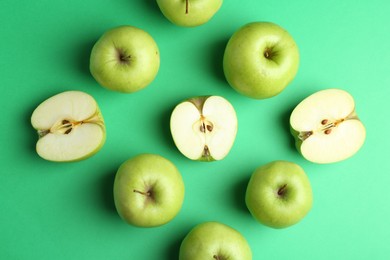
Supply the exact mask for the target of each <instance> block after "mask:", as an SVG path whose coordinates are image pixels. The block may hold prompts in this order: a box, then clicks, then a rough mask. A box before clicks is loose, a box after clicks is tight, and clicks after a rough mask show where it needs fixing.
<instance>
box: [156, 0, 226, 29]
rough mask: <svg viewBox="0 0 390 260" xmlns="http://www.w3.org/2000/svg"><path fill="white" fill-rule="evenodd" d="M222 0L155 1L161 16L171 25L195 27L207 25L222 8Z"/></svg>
mask: <svg viewBox="0 0 390 260" xmlns="http://www.w3.org/2000/svg"><path fill="white" fill-rule="evenodd" d="M222 2H223V1H222V0H212V1H210V0H188V12H186V10H187V8H186V1H185V0H157V4H158V6H159V8H160V10H161V12H162V13H163V15H164V16H165V17H166V18H167V19H168V20H169V21H171V22H172V23H173V24H175V25H178V26H184V27H195V26H199V25H202V24H205V23H207V22H208V21H209V20H210V19H211V18H212V17H213V16H214V15H215V13H216V12H217V11H218V10H219V9H220V7H221V6H222Z"/></svg>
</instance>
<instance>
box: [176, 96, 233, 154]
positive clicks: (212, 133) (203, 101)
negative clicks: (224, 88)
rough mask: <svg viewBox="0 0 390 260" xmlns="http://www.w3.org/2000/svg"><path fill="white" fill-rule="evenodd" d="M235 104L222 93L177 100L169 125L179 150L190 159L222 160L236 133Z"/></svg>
mask: <svg viewBox="0 0 390 260" xmlns="http://www.w3.org/2000/svg"><path fill="white" fill-rule="evenodd" d="M237 125H238V123H237V116H236V112H235V110H234V108H233V106H232V105H231V104H230V102H229V101H227V100H226V99H225V98H223V97H220V96H202V97H195V98H190V99H188V100H186V101H184V102H182V103H180V104H178V105H177V106H176V107H175V108H174V110H173V112H172V115H171V121H170V128H171V133H172V137H173V140H174V142H175V144H176V146H177V148H178V149H179V151H180V152H181V153H182V154H183V155H184V156H186V157H188V158H189V159H191V160H199V161H215V160H222V159H223V158H224V157H225V156H226V155H227V154H228V153H229V151H230V149H231V148H232V146H233V143H234V140H235V138H236V134H237V127H238V126H237Z"/></svg>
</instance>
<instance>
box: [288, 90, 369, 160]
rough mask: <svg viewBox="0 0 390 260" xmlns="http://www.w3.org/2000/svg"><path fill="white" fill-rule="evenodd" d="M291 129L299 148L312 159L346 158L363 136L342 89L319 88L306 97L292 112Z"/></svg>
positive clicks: (362, 141) (364, 134)
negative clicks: (319, 89)
mask: <svg viewBox="0 0 390 260" xmlns="http://www.w3.org/2000/svg"><path fill="white" fill-rule="evenodd" d="M290 129H291V133H292V135H293V136H294V137H295V140H296V147H297V149H298V151H299V152H300V153H301V154H302V156H303V157H304V158H306V159H307V160H309V161H311V162H314V163H334V162H338V161H342V160H345V159H347V158H349V157H351V156H353V155H354V154H355V153H356V152H357V151H358V150H359V149H360V148H361V147H362V145H363V143H364V140H365V138H366V130H365V127H364V125H363V123H362V122H361V121H360V120H359V118H358V116H357V114H356V111H355V102H354V99H353V97H352V96H351V95H350V94H349V93H348V92H346V91H344V90H341V89H326V90H321V91H318V92H316V93H314V94H312V95H310V96H308V97H307V98H305V99H304V100H303V101H302V102H301V103H299V104H298V105H297V106H296V107H295V109H294V110H293V112H292V113H291V116H290Z"/></svg>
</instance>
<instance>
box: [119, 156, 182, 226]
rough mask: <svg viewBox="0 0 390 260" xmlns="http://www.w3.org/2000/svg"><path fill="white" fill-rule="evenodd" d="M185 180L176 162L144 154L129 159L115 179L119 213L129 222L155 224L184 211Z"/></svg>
mask: <svg viewBox="0 0 390 260" xmlns="http://www.w3.org/2000/svg"><path fill="white" fill-rule="evenodd" d="M183 200H184V183H183V180H182V177H181V174H180V173H179V171H178V169H177V168H176V167H175V165H173V163H172V162H170V161H169V160H167V159H165V158H164V157H162V156H160V155H155V154H141V155H138V156H136V157H133V158H131V159H129V160H127V161H125V162H124V163H123V164H122V165H121V166H120V167H119V169H118V172H117V173H116V176H115V181H114V201H115V206H116V209H117V211H118V214H119V215H120V216H121V218H122V219H123V220H124V221H126V222H127V223H128V224H131V225H134V226H139V227H155V226H160V225H163V224H166V223H168V222H169V221H171V220H172V219H173V218H174V217H175V216H176V215H177V214H178V213H179V211H180V209H181V206H182V204H183Z"/></svg>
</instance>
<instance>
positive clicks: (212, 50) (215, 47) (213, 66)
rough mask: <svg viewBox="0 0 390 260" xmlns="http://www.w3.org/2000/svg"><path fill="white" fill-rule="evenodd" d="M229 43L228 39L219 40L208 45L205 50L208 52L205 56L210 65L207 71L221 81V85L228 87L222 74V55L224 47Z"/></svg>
mask: <svg viewBox="0 0 390 260" xmlns="http://www.w3.org/2000/svg"><path fill="white" fill-rule="evenodd" d="M228 41H229V38H224V39H221V40H219V41H217V42H214V43H213V44H209V45H208V46H207V48H204V49H205V50H208V54H207V55H205V56H206V57H209V60H210V64H209V69H210V71H212V72H213V74H214V75H215V76H216V77H217V78H218V79H219V80H221V81H222V82H223V83H226V84H227V85H226V86H229V85H228V82H227V81H226V78H225V74H224V72H223V55H224V53H225V48H226V45H227V43H228Z"/></svg>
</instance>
